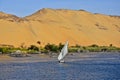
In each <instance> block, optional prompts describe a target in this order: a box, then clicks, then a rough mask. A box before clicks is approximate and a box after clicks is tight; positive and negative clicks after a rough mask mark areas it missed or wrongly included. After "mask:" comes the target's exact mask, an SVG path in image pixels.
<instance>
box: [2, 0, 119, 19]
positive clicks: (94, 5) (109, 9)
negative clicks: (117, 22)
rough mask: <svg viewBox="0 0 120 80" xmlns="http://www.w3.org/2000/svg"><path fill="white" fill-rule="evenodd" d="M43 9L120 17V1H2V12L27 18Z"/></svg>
mask: <svg viewBox="0 0 120 80" xmlns="http://www.w3.org/2000/svg"><path fill="white" fill-rule="evenodd" d="M42 8H52V9H72V10H80V9H84V10H86V11H89V12H92V13H101V14H107V15H120V0H0V11H2V12H5V13H9V14H14V15H17V16H19V17H25V16H28V15H31V14H33V13H35V12H36V11H38V10H40V9H42Z"/></svg>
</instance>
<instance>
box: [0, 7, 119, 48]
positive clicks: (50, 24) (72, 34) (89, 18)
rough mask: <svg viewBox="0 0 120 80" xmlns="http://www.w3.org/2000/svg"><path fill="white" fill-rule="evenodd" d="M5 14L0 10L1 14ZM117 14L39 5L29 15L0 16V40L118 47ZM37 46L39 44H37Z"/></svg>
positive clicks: (17, 43)
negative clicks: (44, 7) (38, 9)
mask: <svg viewBox="0 0 120 80" xmlns="http://www.w3.org/2000/svg"><path fill="white" fill-rule="evenodd" d="M3 14H4V15H6V16H7V14H5V13H1V14H0V16H3ZM119 36H120V18H117V17H111V16H107V15H103V14H92V13H90V12H87V11H76V10H54V9H42V10H40V11H38V12H36V13H34V14H32V15H30V16H27V17H25V18H23V19H22V20H21V19H19V18H16V17H15V19H14V18H13V16H10V15H9V16H8V17H7V18H4V17H3V18H0V44H9V45H14V46H20V45H21V44H24V45H25V46H29V45H31V44H35V45H38V44H37V41H40V42H41V45H45V44H47V43H54V44H59V43H60V42H62V43H64V42H65V41H66V40H68V41H69V45H75V44H79V45H91V44H98V45H109V44H113V45H114V46H119V47H120V37H119ZM38 46H39V45H38Z"/></svg>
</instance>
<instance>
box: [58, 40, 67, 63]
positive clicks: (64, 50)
mask: <svg viewBox="0 0 120 80" xmlns="http://www.w3.org/2000/svg"><path fill="white" fill-rule="evenodd" d="M67 53H68V41H67V42H66V44H65V45H64V47H63V48H62V50H61V52H60V54H59V56H58V60H59V61H62V60H63V59H64V57H65V56H66V54H67Z"/></svg>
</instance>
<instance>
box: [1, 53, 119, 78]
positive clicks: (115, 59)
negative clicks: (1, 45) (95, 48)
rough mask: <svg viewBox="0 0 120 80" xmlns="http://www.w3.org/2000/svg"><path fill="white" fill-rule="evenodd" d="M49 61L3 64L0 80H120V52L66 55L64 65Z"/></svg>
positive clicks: (19, 61) (24, 59)
mask: <svg viewBox="0 0 120 80" xmlns="http://www.w3.org/2000/svg"><path fill="white" fill-rule="evenodd" d="M32 59H33V60H32ZM35 59H36V60H35ZM31 60H32V61H31ZM48 60H49V61H44V60H43V61H41V59H39V58H37V57H30V58H16V59H15V60H13V61H12V60H11V61H2V62H0V80H120V53H98V54H96V53H86V54H80V55H78V54H77V55H68V56H67V57H66V59H65V60H66V63H58V62H57V60H56V58H51V59H48Z"/></svg>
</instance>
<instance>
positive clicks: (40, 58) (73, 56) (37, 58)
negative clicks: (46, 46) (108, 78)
mask: <svg viewBox="0 0 120 80" xmlns="http://www.w3.org/2000/svg"><path fill="white" fill-rule="evenodd" d="M103 54H106V55H107V57H109V55H113V56H114V54H118V56H120V53H119V52H90V53H69V54H68V55H67V56H66V58H65V59H66V61H69V60H70V61H74V60H84V59H86V60H89V59H91V58H98V59H99V58H105V57H101V55H103ZM107 57H106V58H107ZM111 59H112V58H111ZM48 61H58V60H57V56H54V55H53V56H50V55H46V54H30V56H29V57H11V56H9V55H8V54H1V55H0V63H1V62H17V63H19V62H23V63H25V62H48Z"/></svg>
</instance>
